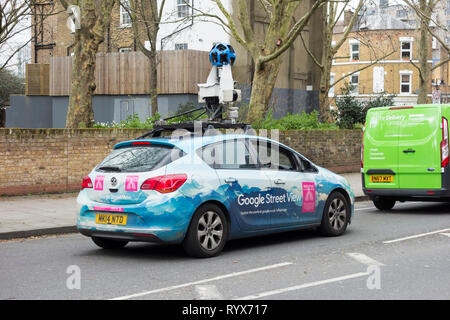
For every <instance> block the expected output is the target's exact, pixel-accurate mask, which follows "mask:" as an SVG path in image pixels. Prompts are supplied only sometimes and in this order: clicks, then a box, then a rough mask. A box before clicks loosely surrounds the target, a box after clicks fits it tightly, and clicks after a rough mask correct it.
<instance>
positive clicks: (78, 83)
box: [60, 0, 116, 128]
mask: <svg viewBox="0 0 450 320" xmlns="http://www.w3.org/2000/svg"><path fill="white" fill-rule="evenodd" d="M60 2H61V3H62V5H63V6H64V7H65V8H67V7H68V3H67V2H66V1H63V0H60ZM115 2H116V0H102V1H100V2H97V1H94V0H84V1H83V2H80V5H81V6H82V7H81V22H80V24H81V25H80V26H79V28H78V29H77V30H76V31H75V39H74V40H75V41H74V43H75V55H74V59H73V67H72V84H71V87H70V97H69V108H68V111H67V118H66V128H83V127H92V125H93V121H94V111H93V110H92V95H93V93H94V91H95V61H96V60H95V59H96V57H95V55H96V54H97V52H98V47H99V45H100V44H101V43H102V42H103V40H104V35H105V31H106V28H107V27H108V26H109V24H110V22H111V11H112V8H113V6H114V3H115Z"/></svg>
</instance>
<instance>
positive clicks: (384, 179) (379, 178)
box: [370, 175, 394, 182]
mask: <svg viewBox="0 0 450 320" xmlns="http://www.w3.org/2000/svg"><path fill="white" fill-rule="evenodd" d="M393 181H394V176H393V175H384V176H381V175H374V176H370V182H393Z"/></svg>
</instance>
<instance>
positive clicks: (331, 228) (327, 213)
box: [319, 192, 350, 236]
mask: <svg viewBox="0 0 450 320" xmlns="http://www.w3.org/2000/svg"><path fill="white" fill-rule="evenodd" d="M349 218H350V204H349V203H348V201H347V199H346V198H345V197H344V195H343V194H342V193H340V192H333V193H332V194H330V196H329V197H328V199H327V202H326V203H325V207H324V209H323V215H322V223H321V225H320V227H319V232H320V233H321V234H322V235H324V236H340V235H341V234H343V233H344V232H345V230H346V229H347V225H348V221H349Z"/></svg>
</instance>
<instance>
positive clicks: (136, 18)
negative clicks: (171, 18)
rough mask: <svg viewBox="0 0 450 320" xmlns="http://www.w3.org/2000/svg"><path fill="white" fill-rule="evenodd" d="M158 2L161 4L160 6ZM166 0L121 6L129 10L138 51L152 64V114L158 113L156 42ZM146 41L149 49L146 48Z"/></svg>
mask: <svg viewBox="0 0 450 320" xmlns="http://www.w3.org/2000/svg"><path fill="white" fill-rule="evenodd" d="M158 2H159V3H160V4H159V6H158ZM165 3H166V0H160V1H158V0H129V1H123V0H122V1H121V3H120V5H121V6H122V7H123V8H124V9H125V10H127V12H128V14H129V15H130V18H131V25H132V28H133V34H134V38H135V42H136V45H137V47H138V49H139V50H140V51H141V52H142V53H144V55H145V56H146V57H147V58H148V60H149V62H150V83H149V93H150V96H151V104H152V114H153V115H155V114H156V112H158V63H159V61H158V52H157V50H156V40H157V37H158V32H159V29H160V24H161V19H162V15H163V10H164V6H165ZM145 40H147V41H148V42H149V45H150V46H149V47H148V48H147V47H146V46H145Z"/></svg>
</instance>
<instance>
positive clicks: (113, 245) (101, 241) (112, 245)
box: [92, 237, 128, 249]
mask: <svg viewBox="0 0 450 320" xmlns="http://www.w3.org/2000/svg"><path fill="white" fill-rule="evenodd" d="M92 241H94V243H95V244H96V245H98V246H99V247H100V248H103V249H119V248H122V247H124V246H126V245H127V243H128V241H125V240H113V239H106V238H98V237H92Z"/></svg>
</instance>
